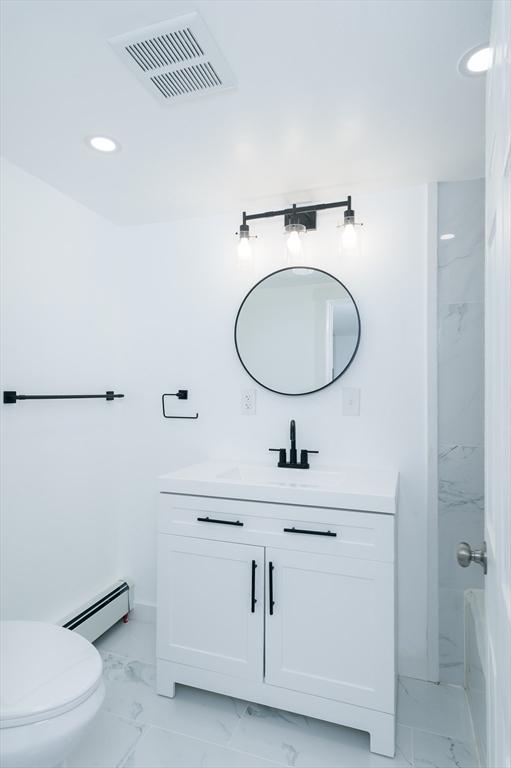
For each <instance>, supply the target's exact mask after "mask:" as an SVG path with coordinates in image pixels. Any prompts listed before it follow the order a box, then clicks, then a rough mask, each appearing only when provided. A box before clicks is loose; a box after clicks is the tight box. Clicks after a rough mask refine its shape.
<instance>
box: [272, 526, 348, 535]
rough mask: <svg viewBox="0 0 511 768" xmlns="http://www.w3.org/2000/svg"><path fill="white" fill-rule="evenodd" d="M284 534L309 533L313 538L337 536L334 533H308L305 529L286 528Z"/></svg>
mask: <svg viewBox="0 0 511 768" xmlns="http://www.w3.org/2000/svg"><path fill="white" fill-rule="evenodd" d="M284 533H309V534H311V535H312V536H337V534H336V533H334V532H333V531H307V530H305V529H304V528H294V527H293V528H284Z"/></svg>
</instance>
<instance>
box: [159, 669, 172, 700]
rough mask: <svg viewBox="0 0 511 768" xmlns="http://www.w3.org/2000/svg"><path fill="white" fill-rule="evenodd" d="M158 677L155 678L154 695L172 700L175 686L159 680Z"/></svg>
mask: <svg viewBox="0 0 511 768" xmlns="http://www.w3.org/2000/svg"><path fill="white" fill-rule="evenodd" d="M159 677H160V676H159V675H158V676H157V677H156V693H159V694H160V696H167V697H168V698H169V699H173V698H174V696H175V695H176V684H175V683H172V682H170V681H168V680H160V679H159Z"/></svg>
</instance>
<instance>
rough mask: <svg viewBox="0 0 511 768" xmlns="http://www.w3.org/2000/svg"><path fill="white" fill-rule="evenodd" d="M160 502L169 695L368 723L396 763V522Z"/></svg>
mask: <svg viewBox="0 0 511 768" xmlns="http://www.w3.org/2000/svg"><path fill="white" fill-rule="evenodd" d="M164 487H168V485H167V486H165V485H164ZM171 487H172V486H171ZM178 487H179V486H178ZM394 489H395V485H394ZM223 492H224V493H225V489H224V490H223ZM232 493H233V495H234V493H235V490H233V492H232ZM394 503H395V499H394ZM159 504H160V508H159V524H158V531H159V532H158V606H157V610H158V634H157V658H158V661H157V666H158V669H157V684H158V692H159V693H161V694H163V695H167V696H173V695H174V692H175V684H176V683H181V684H184V685H191V686H195V687H200V688H204V689H207V690H212V691H216V692H218V693H223V694H228V695H232V696H236V697H239V698H243V699H248V700H250V701H254V702H258V703H261V704H268V705H270V706H274V707H279V708H282V709H287V710H291V711H295V712H298V713H301V714H304V715H308V716H311V717H317V718H321V719H324V720H327V721H332V722H335V723H339V724H342V725H348V726H350V727H354V728H360V729H362V730H366V731H368V732H369V733H370V744H371V750H372V751H375V752H379V753H381V754H385V755H393V754H394V731H395V674H396V673H395V575H394V559H395V558H394V549H395V548H394V538H395V535H394V523H395V515H394V514H392V513H389V512H384V513H382V512H378V511H372V510H369V511H362V510H360V511H358V510H357V511H354V510H347V509H342V508H332V507H316V506H308V505H303V506H302V505H297V504H284V503H281V502H279V503H271V502H268V501H263V502H261V501H252V500H248V499H235V498H225V497H213V496H210V497H206V496H200V495H192V494H181V493H173V492H169V491H165V490H164V491H163V492H161V493H160V500H159ZM375 506H378V503H377V502H376V501H375Z"/></svg>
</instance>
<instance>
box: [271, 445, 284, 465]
mask: <svg viewBox="0 0 511 768" xmlns="http://www.w3.org/2000/svg"><path fill="white" fill-rule="evenodd" d="M268 450H269V451H273V453H278V454H279V463H278V466H279V467H282V466H284V467H285V466H286V449H285V448H268Z"/></svg>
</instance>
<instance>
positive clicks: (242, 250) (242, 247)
mask: <svg viewBox="0 0 511 768" xmlns="http://www.w3.org/2000/svg"><path fill="white" fill-rule="evenodd" d="M238 259H239V260H240V261H243V262H247V261H251V259H252V246H251V244H250V240H249V239H248V237H242V238H241V239H240V241H239V243H238Z"/></svg>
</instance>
